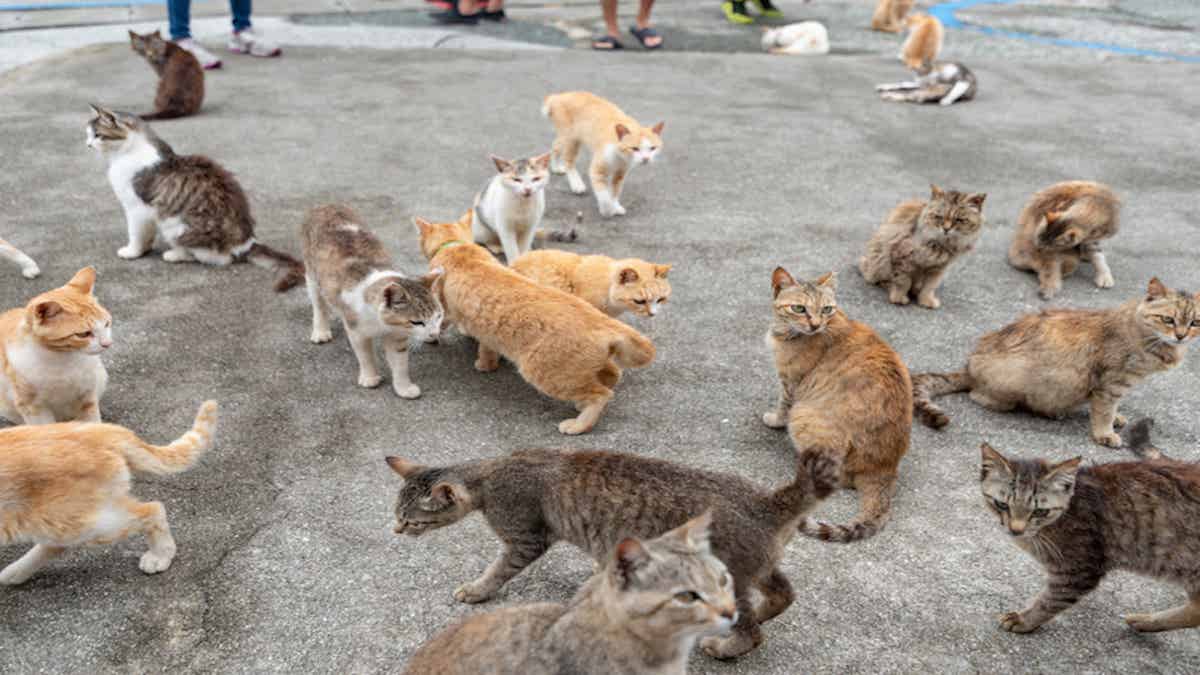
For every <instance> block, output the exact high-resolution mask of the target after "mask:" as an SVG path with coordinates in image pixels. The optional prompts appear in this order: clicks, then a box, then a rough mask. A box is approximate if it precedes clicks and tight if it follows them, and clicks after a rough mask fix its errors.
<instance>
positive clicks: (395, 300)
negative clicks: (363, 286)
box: [383, 283, 408, 308]
mask: <svg viewBox="0 0 1200 675" xmlns="http://www.w3.org/2000/svg"><path fill="white" fill-rule="evenodd" d="M383 305H384V306H385V307H389V308H393V307H407V306H408V292H407V291H405V290H404V287H403V286H401V285H400V284H397V283H391V284H388V285H387V286H384V287H383Z"/></svg>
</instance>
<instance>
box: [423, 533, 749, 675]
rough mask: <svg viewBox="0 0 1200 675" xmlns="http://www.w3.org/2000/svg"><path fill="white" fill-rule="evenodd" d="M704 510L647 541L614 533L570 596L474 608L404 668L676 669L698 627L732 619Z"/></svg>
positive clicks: (450, 671)
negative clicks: (600, 563) (601, 561)
mask: <svg viewBox="0 0 1200 675" xmlns="http://www.w3.org/2000/svg"><path fill="white" fill-rule="evenodd" d="M710 522H711V515H710V514H708V513H705V514H704V515H702V516H700V517H698V518H695V519H693V520H690V521H688V522H686V523H684V524H683V525H681V526H679V527H678V528H675V529H674V530H671V531H670V532H667V533H666V534H663V535H662V536H660V537H658V538H656V539H652V540H650V541H640V540H638V539H635V538H632V537H631V538H627V539H622V540H621V541H620V542H619V543H618V544H617V545H616V546H614V547H613V548H612V550H611V552H609V553H607V555H606V556H605V557H606V558H607V562H606V564H605V565H604V567H603V569H602V570H601V571H599V572H598V573H597V574H595V575H594V576H592V577H591V578H590V579H588V580H587V581H586V582H585V583H584V584H583V586H582V587H580V589H579V592H577V593H576V594H575V598H574V599H573V600H571V602H570V603H568V604H565V605H561V604H553V603H540V604H534V605H522V606H518V607H507V608H504V609H500V610H496V611H493V612H488V613H486V614H476V615H474V616H471V617H469V618H467V619H464V620H462V621H459V622H458V623H457V624H455V625H453V626H451V627H449V628H447V629H445V630H443V631H441V632H440V633H438V634H437V635H435V636H434V637H433V638H431V639H430V640H429V641H428V642H426V643H425V644H424V645H423V646H422V647H421V648H420V649H418V650H417V651H416V653H415V654H413V657H412V659H411V660H409V662H408V667H407V668H406V669H405V671H404V672H405V673H408V674H409V675H455V674H458V675H476V674H477V673H485V672H486V673H492V674H494V675H501V674H507V675H558V674H560V673H572V674H576V675H613V674H616V673H627V674H630V675H664V674H666V675H683V674H684V673H686V672H687V660H688V654H689V653H691V651H692V646H693V645H694V644H695V642H696V640H697V639H699V638H700V637H701V636H704V635H708V634H712V633H724V632H727V631H728V630H729V628H730V627H731V626H732V625H733V623H734V621H736V620H737V616H738V613H737V609H736V606H735V605H734V598H733V590H734V589H733V584H732V583H731V579H730V576H729V572H728V571H726V569H725V565H724V564H722V563H721V561H720V560H718V559H717V558H716V557H715V556H714V555H713V553H712V552H711V550H710V544H709V538H710V536H711V535H710V533H709V526H710Z"/></svg>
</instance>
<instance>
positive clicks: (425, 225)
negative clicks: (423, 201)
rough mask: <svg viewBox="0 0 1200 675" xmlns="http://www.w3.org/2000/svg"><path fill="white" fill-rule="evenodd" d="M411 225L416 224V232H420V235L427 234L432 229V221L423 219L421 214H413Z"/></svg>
mask: <svg viewBox="0 0 1200 675" xmlns="http://www.w3.org/2000/svg"><path fill="white" fill-rule="evenodd" d="M413 225H416V226H417V232H420V233H421V236H422V237H424V236H427V235H428V234H429V233H430V232H431V231H433V223H431V222H429V221H428V220H425V219H424V218H422V217H421V216H413Z"/></svg>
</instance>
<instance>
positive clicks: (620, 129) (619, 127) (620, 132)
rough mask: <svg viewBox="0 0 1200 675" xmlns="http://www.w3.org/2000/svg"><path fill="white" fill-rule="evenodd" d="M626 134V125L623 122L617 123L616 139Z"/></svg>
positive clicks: (627, 133)
mask: <svg viewBox="0 0 1200 675" xmlns="http://www.w3.org/2000/svg"><path fill="white" fill-rule="evenodd" d="M628 135H629V127H626V126H625V125H624V124H618V125H617V140H618V141H619V140H621V139H622V138H625V137H626V136H628Z"/></svg>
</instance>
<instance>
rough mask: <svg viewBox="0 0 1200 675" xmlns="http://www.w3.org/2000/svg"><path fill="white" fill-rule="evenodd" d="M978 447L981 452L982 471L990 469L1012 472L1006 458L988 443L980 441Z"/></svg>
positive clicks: (985, 471)
mask: <svg viewBox="0 0 1200 675" xmlns="http://www.w3.org/2000/svg"><path fill="white" fill-rule="evenodd" d="M979 449H980V450H981V451H982V453H983V455H982V457H981V460H982V463H983V471H984V473H987V472H988V471H992V470H1000V471H1004V472H1006V473H1012V465H1011V464H1009V463H1008V458H1006V457H1005V456H1004V455H1002V454H1000V451H998V450H996V449H995V448H993V447H992V446H990V445H988V444H987V442H984V443H981V444H980V445H979Z"/></svg>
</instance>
